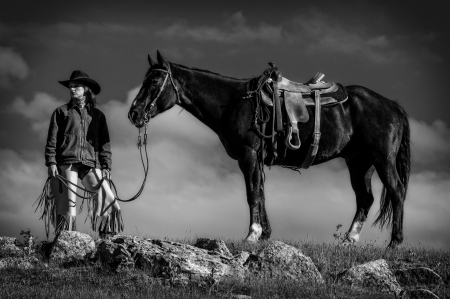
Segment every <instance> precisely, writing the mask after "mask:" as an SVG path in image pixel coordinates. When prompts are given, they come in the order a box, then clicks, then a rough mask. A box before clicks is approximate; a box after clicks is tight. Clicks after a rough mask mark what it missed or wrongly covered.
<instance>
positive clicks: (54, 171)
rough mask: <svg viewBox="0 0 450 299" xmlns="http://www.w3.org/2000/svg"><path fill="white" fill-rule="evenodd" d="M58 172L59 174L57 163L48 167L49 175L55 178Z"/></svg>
mask: <svg viewBox="0 0 450 299" xmlns="http://www.w3.org/2000/svg"><path fill="white" fill-rule="evenodd" d="M57 174H59V173H58V168H57V167H56V165H55V164H52V165H50V166H49V167H48V176H49V177H52V178H54V177H56V175H57Z"/></svg>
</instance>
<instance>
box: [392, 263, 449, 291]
mask: <svg viewBox="0 0 450 299" xmlns="http://www.w3.org/2000/svg"><path fill="white" fill-rule="evenodd" d="M394 275H395V277H396V278H397V281H398V283H399V284H400V285H401V286H402V287H403V288H417V287H418V286H426V287H427V288H429V287H432V288H436V287H438V286H439V285H441V284H442V283H443V280H442V278H441V277H440V276H439V275H438V274H437V273H436V272H434V271H433V270H431V269H429V268H426V267H418V268H410V269H402V270H396V271H394Z"/></svg>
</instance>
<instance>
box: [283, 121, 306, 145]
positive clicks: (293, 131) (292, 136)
mask: <svg viewBox="0 0 450 299" xmlns="http://www.w3.org/2000/svg"><path fill="white" fill-rule="evenodd" d="M292 141H293V143H292ZM284 144H285V145H286V147H287V148H289V149H291V150H297V149H299V148H300V145H301V144H302V142H301V141H300V138H299V136H298V127H297V122H291V125H290V126H289V131H288V134H287V135H286V138H285V139H284Z"/></svg>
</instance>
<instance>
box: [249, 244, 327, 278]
mask: <svg viewBox="0 0 450 299" xmlns="http://www.w3.org/2000/svg"><path fill="white" fill-rule="evenodd" d="M246 264H247V265H248V268H249V270H250V272H251V273H253V274H255V275H256V276H260V277H266V278H276V279H292V280H296V281H299V282H304V283H320V284H322V283H324V280H323V278H322V275H321V274H320V272H319V271H318V270H317V268H316V266H315V265H314V263H313V262H312V260H311V258H309V257H307V256H305V255H304V254H303V253H302V252H301V251H300V249H298V248H295V247H293V246H290V245H287V244H284V243H283V242H280V241H274V242H271V243H270V244H269V246H267V247H266V248H264V249H263V250H261V251H260V252H259V253H258V254H257V255H255V254H251V255H250V257H249V258H248V260H247V262H246Z"/></svg>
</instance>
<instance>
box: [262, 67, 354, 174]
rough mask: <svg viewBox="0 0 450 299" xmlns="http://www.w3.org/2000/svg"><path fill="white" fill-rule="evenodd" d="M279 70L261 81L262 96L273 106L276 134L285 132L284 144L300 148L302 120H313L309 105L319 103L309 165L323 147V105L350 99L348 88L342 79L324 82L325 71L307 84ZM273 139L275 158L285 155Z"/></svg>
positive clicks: (308, 165)
mask: <svg viewBox="0 0 450 299" xmlns="http://www.w3.org/2000/svg"><path fill="white" fill-rule="evenodd" d="M272 65H273V66H274V64H271V66H272ZM277 71H278V70H277ZM277 74H278V76H275V77H274V78H272V77H269V78H267V79H266V81H265V82H261V81H259V83H263V86H262V87H260V88H259V94H258V96H259V97H260V99H261V102H262V103H263V105H264V106H266V107H272V110H273V113H272V115H273V128H272V130H273V131H272V134H271V136H272V137H273V136H274V135H275V134H278V135H282V134H284V146H285V147H286V148H287V149H290V150H297V149H299V148H300V146H301V141H300V138H299V132H298V123H306V122H307V121H308V120H309V113H308V109H307V108H306V106H314V107H315V109H314V110H315V123H314V139H313V142H312V144H311V145H310V148H309V150H308V154H307V156H306V158H305V161H303V163H302V165H301V167H300V168H305V169H307V168H309V167H310V166H311V164H312V163H313V162H314V158H315V156H316V154H317V151H318V147H319V141H320V135H321V134H320V115H321V107H322V106H328V105H332V104H336V103H338V102H343V101H345V100H347V92H346V90H345V88H344V87H343V86H342V85H341V84H339V83H333V82H323V81H322V79H323V77H324V76H325V75H324V74H322V73H317V74H316V75H315V76H314V77H313V78H311V79H310V80H309V81H308V82H307V83H304V84H303V83H297V82H293V81H290V80H288V79H286V78H284V77H282V76H281V73H279V71H278V73H277ZM257 90H258V89H257ZM283 124H284V128H283ZM264 137H267V136H264ZM277 139H280V137H279V136H278V138H277ZM272 140H273V142H272V147H273V153H274V158H275V159H276V158H279V159H280V158H284V155H285V153H284V155H281V156H280V155H278V153H277V150H278V148H280V146H277V145H276V144H275V143H276V141H275V140H274V138H272Z"/></svg>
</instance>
